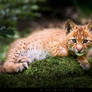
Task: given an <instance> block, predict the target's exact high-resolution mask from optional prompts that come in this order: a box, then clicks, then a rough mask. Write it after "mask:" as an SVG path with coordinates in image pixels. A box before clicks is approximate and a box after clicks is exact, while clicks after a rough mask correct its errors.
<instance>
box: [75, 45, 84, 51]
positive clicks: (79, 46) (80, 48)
mask: <svg viewBox="0 0 92 92" xmlns="http://www.w3.org/2000/svg"><path fill="white" fill-rule="evenodd" d="M82 48H83V46H82V45H81V44H77V46H76V49H77V50H78V52H80V51H81V50H82Z"/></svg>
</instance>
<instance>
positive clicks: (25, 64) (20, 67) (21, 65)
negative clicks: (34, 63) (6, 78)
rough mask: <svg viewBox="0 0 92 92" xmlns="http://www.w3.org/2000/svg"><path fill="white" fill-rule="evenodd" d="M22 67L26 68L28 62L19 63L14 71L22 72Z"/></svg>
mask: <svg viewBox="0 0 92 92" xmlns="http://www.w3.org/2000/svg"><path fill="white" fill-rule="evenodd" d="M24 69H28V63H27V62H24V63H20V65H19V66H18V67H17V68H16V72H22V71H23V70H24Z"/></svg>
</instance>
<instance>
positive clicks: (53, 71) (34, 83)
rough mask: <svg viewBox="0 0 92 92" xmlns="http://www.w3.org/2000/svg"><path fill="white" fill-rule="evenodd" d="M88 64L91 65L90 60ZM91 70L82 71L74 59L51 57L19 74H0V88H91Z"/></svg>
mask: <svg viewBox="0 0 92 92" xmlns="http://www.w3.org/2000/svg"><path fill="white" fill-rule="evenodd" d="M89 62H90V64H91V59H89ZM91 69H92V68H91ZM91 69H90V70H88V71H84V70H83V69H82V68H81V67H80V65H79V63H78V62H77V60H76V58H75V57H63V58H60V57H51V58H49V59H45V60H40V61H36V62H33V63H31V64H30V66H29V68H28V69H27V70H24V71H23V72H21V73H13V74H7V73H4V74H0V87H3V88H20V87H24V88H28V87H31V88H40V87H44V88H46V87H49V88H50V87H53V88H54V87H55V88H61V87H68V88H83V87H87V88H91V87H92V78H91V77H92V71H91Z"/></svg>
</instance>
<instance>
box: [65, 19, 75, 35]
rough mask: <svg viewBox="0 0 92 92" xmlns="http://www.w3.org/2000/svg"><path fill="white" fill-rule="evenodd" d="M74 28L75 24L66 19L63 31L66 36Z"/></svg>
mask: <svg viewBox="0 0 92 92" xmlns="http://www.w3.org/2000/svg"><path fill="white" fill-rule="evenodd" d="M74 26H75V23H74V22H73V21H72V20H70V19H68V20H67V21H66V23H65V30H66V32H67V34H69V33H70V32H71V31H73V28H74Z"/></svg>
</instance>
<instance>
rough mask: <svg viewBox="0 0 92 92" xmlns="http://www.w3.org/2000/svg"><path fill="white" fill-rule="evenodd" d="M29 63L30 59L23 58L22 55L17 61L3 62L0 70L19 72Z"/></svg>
mask: <svg viewBox="0 0 92 92" xmlns="http://www.w3.org/2000/svg"><path fill="white" fill-rule="evenodd" d="M29 63H30V61H29V60H28V58H24V57H20V58H19V59H18V62H12V61H11V62H10V61H6V62H5V63H4V64H3V71H2V72H8V73H12V72H21V71H23V70H24V69H27V68H28V64H29Z"/></svg>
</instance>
